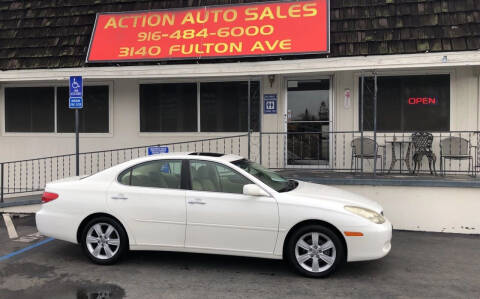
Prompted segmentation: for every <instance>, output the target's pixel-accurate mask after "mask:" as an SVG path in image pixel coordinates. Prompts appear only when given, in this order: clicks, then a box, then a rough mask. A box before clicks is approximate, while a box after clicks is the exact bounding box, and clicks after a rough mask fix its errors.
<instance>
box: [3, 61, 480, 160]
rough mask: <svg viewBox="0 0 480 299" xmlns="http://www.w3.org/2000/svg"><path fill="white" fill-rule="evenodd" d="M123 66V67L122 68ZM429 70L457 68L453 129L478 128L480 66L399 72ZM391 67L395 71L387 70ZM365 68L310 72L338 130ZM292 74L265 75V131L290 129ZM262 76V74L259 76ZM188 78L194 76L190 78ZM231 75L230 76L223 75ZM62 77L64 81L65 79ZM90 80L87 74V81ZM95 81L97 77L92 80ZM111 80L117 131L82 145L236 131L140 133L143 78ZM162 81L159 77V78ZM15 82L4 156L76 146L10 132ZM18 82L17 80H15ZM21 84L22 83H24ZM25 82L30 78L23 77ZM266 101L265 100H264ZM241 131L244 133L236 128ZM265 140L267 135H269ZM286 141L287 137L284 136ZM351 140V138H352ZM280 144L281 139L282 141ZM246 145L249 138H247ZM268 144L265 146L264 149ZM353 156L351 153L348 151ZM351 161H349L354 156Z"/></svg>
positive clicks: (354, 114)
mask: <svg viewBox="0 0 480 299" xmlns="http://www.w3.org/2000/svg"><path fill="white" fill-rule="evenodd" d="M119 71H121V70H119ZM429 72H448V73H451V74H452V77H451V78H452V80H451V81H452V83H451V84H452V100H451V103H452V104H451V105H452V117H451V122H452V124H451V128H452V129H453V130H467V129H468V130H473V129H478V128H479V127H478V124H479V122H480V120H479V118H478V114H479V105H478V102H479V95H478V69H477V68H476V67H457V68H443V69H435V70H419V71H408V72H401V71H396V72H394V73H395V74H398V73H405V74H416V73H429ZM384 73H389V72H384ZM359 74H360V73H358V72H353V71H342V72H336V73H333V74H332V73H316V74H313V75H312V74H309V75H308V76H310V77H311V76H315V75H318V76H331V77H332V78H333V80H332V88H333V101H334V105H333V107H332V109H333V128H332V129H333V130H337V131H339V130H356V129H358V126H357V124H358V103H357V98H358V76H359ZM288 77H298V76H295V75H294V74H292V75H290V76H285V75H277V76H275V81H274V82H273V84H272V86H270V82H269V80H268V76H262V77H260V79H261V81H262V87H263V92H262V94H263V93H277V94H278V101H279V102H278V113H277V114H276V115H264V114H262V131H264V132H283V131H284V130H285V123H284V122H285V117H286V116H285V113H286V111H285V109H286V104H285V98H286V96H285V88H286V87H285V80H286V78H288ZM257 78H258V77H257ZM187 80H188V79H187ZM219 80H225V78H219ZM59 82H60V83H59ZM61 82H62V81H55V82H42V83H35V85H38V84H47V85H48V84H65V83H61ZM88 82H89V81H88V80H87V83H88ZM90 82H92V81H90ZM102 82H104V83H109V84H110V85H111V87H112V93H111V97H112V99H111V104H112V107H111V109H112V111H111V117H112V119H111V124H112V127H111V133H110V134H81V143H80V148H81V151H90V150H98V149H113V148H120V147H127V146H136V145H147V144H154V143H163V142H174V141H185V140H192V139H202V138H208V137H215V136H225V135H232V134H229V133H225V134H218V133H140V132H139V99H138V95H139V92H138V84H139V83H141V82H154V81H145V80H143V81H139V80H137V79H115V80H110V79H105V80H104V81H102ZM155 82H159V81H155ZM11 84H12V83H9V85H6V84H0V128H1V132H2V133H1V136H0V161H9V160H17V159H26V158H34V157H40V156H46V155H57V154H65V153H73V152H74V135H73V134H55V133H47V134H38V133H26V134H15V133H13V134H12V133H5V132H4V121H3V119H4V99H3V95H4V93H3V88H4V87H5V86H11ZM13 84H15V83H13ZM18 84H20V83H18ZM21 84H24V83H21ZM345 89H350V91H351V102H350V105H347V106H345V103H344V93H345ZM262 104H263V103H262ZM234 134H238V133H234ZM264 142H266V139H265V137H264ZM280 143H281V140H280ZM346 143H348V141H346ZM277 144H278V143H277ZM242 145H243V144H242ZM265 150H266V147H264V151H265ZM282 151H283V147H282V146H280V148H279V152H276V155H280V156H281V157H283V156H284V155H283V152H282ZM345 155H346V156H348V155H347V154H345ZM345 163H347V164H348V161H346V162H345Z"/></svg>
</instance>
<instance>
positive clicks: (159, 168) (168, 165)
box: [118, 160, 182, 189]
mask: <svg viewBox="0 0 480 299" xmlns="http://www.w3.org/2000/svg"><path fill="white" fill-rule="evenodd" d="M181 173H182V161H181V160H155V161H150V162H146V163H141V164H139V165H136V166H134V167H133V168H132V169H131V171H124V172H123V173H121V174H120V175H119V177H118V181H119V182H120V183H121V184H125V185H132V186H138V187H153V188H169V189H180V186H181Z"/></svg>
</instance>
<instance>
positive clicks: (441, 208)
mask: <svg viewBox="0 0 480 299" xmlns="http://www.w3.org/2000/svg"><path fill="white" fill-rule="evenodd" d="M336 187H338V188H341V189H344V190H348V191H350V192H354V193H358V194H361V195H363V196H365V197H367V198H370V199H372V200H375V201H377V202H378V203H380V204H381V205H382V206H383V208H384V212H385V216H386V217H387V218H388V219H389V220H390V222H392V224H393V227H394V228H395V229H403V230H418V231H429V232H448V233H464V234H480V217H479V216H478V215H479V214H478V212H479V211H480V201H479V200H478V198H479V194H480V189H478V188H446V187H437V188H432V187H393V186H344V185H342V186H336Z"/></svg>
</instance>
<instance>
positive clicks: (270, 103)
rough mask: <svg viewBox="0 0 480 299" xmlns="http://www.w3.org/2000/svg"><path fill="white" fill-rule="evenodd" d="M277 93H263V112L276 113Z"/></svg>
mask: <svg viewBox="0 0 480 299" xmlns="http://www.w3.org/2000/svg"><path fill="white" fill-rule="evenodd" d="M277 102H278V101H277V94H265V95H263V113H264V114H276V113H277Z"/></svg>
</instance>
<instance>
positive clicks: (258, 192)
mask: <svg viewBox="0 0 480 299" xmlns="http://www.w3.org/2000/svg"><path fill="white" fill-rule="evenodd" d="M243 194H245V195H250V196H270V195H269V194H268V193H267V192H265V191H264V190H263V189H262V188H260V187H258V186H257V185H255V184H248V185H244V186H243Z"/></svg>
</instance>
